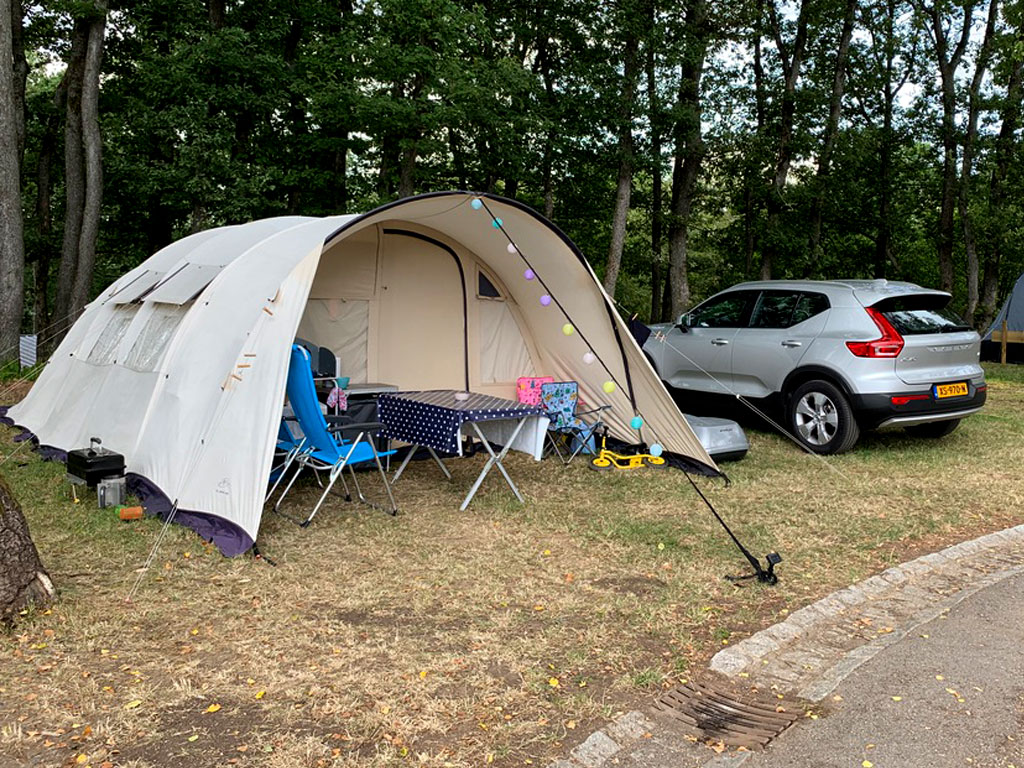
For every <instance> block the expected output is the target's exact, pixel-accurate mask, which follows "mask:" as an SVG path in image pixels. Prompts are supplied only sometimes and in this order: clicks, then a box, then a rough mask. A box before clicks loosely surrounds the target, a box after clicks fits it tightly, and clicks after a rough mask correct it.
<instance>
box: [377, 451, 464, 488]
mask: <svg viewBox="0 0 1024 768" xmlns="http://www.w3.org/2000/svg"><path fill="white" fill-rule="evenodd" d="M418 448H426V449H427V452H428V453H429V454H430V456H431V458H432V459H433V460H434V461H436V462H437V466H439V467H440V468H441V471H442V472H444V476H445V477H446V478H448V480H451V479H452V473H451V472H449V471H448V467H446V466H445V465H444V462H443V461H441V457H440V456H438V455H437V454H436V453H434V449H433V448H431V447H430V446H429V445H423V446H420V445H410V446H409V452H408V453H407V454H405V458H404V459H402V463H401V465H399V467H398V469H396V470H395V474H394V475H393V476H392V478H391V482H392V483H396V482H398V478H399V477H401V476H402V473H403V472H404V471H405V467H406V466H407V465H408V464H409V461H410V460H411V459H412V455H413V454H414V453H416V450H417V449H418Z"/></svg>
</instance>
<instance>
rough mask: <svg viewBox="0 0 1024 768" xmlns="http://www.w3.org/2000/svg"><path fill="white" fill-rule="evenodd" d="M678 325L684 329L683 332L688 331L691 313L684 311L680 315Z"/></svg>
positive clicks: (680, 328) (681, 329)
mask: <svg viewBox="0 0 1024 768" xmlns="http://www.w3.org/2000/svg"><path fill="white" fill-rule="evenodd" d="M676 327H677V328H678V329H679V330H680V331H682V332H683V333H686V332H687V331H688V330H689V329H690V313H689V312H684V313H683V314H681V315H680V316H679V322H678V323H676Z"/></svg>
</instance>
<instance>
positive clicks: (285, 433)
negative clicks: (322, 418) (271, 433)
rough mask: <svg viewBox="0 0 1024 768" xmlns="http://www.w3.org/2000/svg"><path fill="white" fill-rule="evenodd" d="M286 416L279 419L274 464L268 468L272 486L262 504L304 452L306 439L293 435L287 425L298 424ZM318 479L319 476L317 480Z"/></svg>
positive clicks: (293, 418)
mask: <svg viewBox="0 0 1024 768" xmlns="http://www.w3.org/2000/svg"><path fill="white" fill-rule="evenodd" d="M285 410H286V415H285V416H284V417H282V419H281V426H279V427H278V428H277V445H276V446H274V464H273V466H272V467H271V468H270V479H271V480H273V481H274V484H273V485H272V486H271V487H270V490H269V491H267V495H266V497H265V498H264V499H263V503H264V504H265V503H267V502H268V501H269V500H270V497H271V496H273V495H274V491H276V490H277V487H278V486H279V485H280V484H281V480H282V479H283V478H284V476H285V471H286V470H287V469H288V468H289V467H290V466H291V465H292V464H293V463H294V461H295V457H296V456H297V455H298V454H299V453H302V452H304V451H305V450H306V437H305V435H295V434H294V433H293V432H292V428H291V427H290V426H288V425H289V423H292V424H296V423H298V422H297V421H296V419H295V416H294V415H288V414H287V411H288V410H289V409H285ZM317 479H319V476H318V478H317Z"/></svg>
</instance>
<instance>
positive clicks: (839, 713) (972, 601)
mask: <svg viewBox="0 0 1024 768" xmlns="http://www.w3.org/2000/svg"><path fill="white" fill-rule="evenodd" d="M940 677H941V678H942V679H939V678H940ZM947 689H948V690H947ZM950 691H952V692H953V693H951V692H950ZM834 696H839V697H841V698H840V699H838V700H837V699H835V698H834ZM894 697H899V698H898V700H896V698H894ZM822 705H827V708H828V709H829V710H830V711H829V712H828V713H827V715H824V716H822V717H820V719H818V720H815V721H812V722H807V721H806V720H805V721H803V722H801V723H799V724H798V725H797V726H795V727H794V728H791V729H790V730H789V731H788V732H786V733H785V734H783V735H782V736H781V737H780V738H779V739H778V740H776V741H775V742H774V743H773V744H772V746H771V747H770V748H769V749H768V750H767V751H765V752H763V753H758V754H754V755H751V756H750V757H749V758H748V759H746V760H745V761H743V768H857V767H858V766H862V765H865V763H864V761H868V762H870V763H871V764H872V765H873V766H874V767H875V768H953V767H954V766H955V767H956V768H965V767H968V768H1024V574H1021V575H1018V576H1014V577H1011V578H1009V579H1006V580H1005V581H1003V582H1000V583H999V584H996V585H995V586H992V587H988V588H986V589H983V590H981V591H979V592H977V593H976V594H974V595H972V596H970V597H968V598H967V599H966V600H965V601H964V602H962V603H960V604H959V605H958V606H956V607H955V608H953V609H952V610H951V611H950V612H949V614H948V616H947V617H945V618H940V619H936V620H934V621H932V622H930V623H928V624H925V625H922V626H921V627H918V628H917V629H916V630H915V631H913V632H912V633H911V634H909V635H908V636H907V637H906V638H904V639H903V640H902V641H901V642H899V643H897V644H895V645H894V646H892V647H891V648H888V649H886V650H885V651H883V652H882V653H880V654H878V656H876V657H875V658H873V659H872V660H871V661H869V662H867V663H866V664H864V665H863V666H861V667H860V668H859V669H857V670H856V671H855V672H854V673H853V674H852V675H851V676H850V677H848V678H847V679H846V680H845V681H843V683H841V684H840V686H839V687H838V688H837V689H836V691H835V693H834V695H833V697H829V698H826V699H825V701H823V702H822Z"/></svg>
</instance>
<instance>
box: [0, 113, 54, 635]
mask: <svg viewBox="0 0 1024 768" xmlns="http://www.w3.org/2000/svg"><path fill="white" fill-rule="evenodd" d="M8 125H10V124H8ZM53 596H54V589H53V582H52V581H50V577H49V576H48V575H47V573H46V569H45V568H43V564H42V563H41V562H40V561H39V553H38V552H37V551H36V546H35V544H33V543H32V537H31V536H30V535H29V532H28V523H26V522H25V516H24V515H23V514H22V513H21V507H19V506H18V501H17V499H15V498H14V493H13V492H12V491H11V489H10V487H9V486H8V485H7V482H6V481H5V480H4V479H3V477H0V623H3V624H10V623H12V622H13V621H14V619H15V617H16V616H17V615H18V612H19V611H21V610H22V609H24V608H27V607H28V606H29V605H30V604H32V603H34V604H35V605H36V606H39V607H43V606H46V605H48V604H49V603H50V602H52V601H53Z"/></svg>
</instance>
